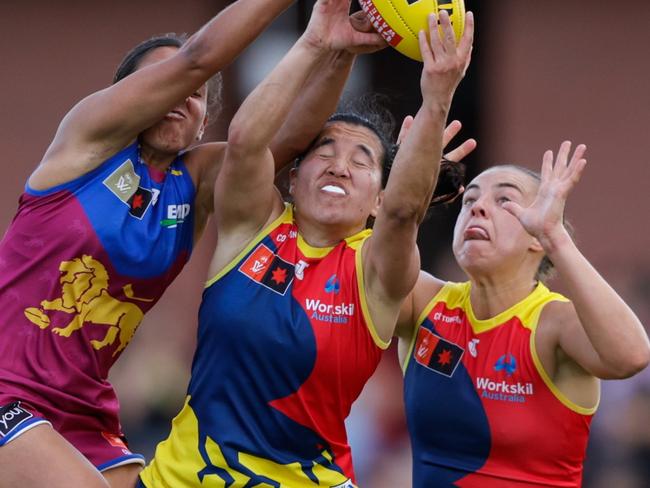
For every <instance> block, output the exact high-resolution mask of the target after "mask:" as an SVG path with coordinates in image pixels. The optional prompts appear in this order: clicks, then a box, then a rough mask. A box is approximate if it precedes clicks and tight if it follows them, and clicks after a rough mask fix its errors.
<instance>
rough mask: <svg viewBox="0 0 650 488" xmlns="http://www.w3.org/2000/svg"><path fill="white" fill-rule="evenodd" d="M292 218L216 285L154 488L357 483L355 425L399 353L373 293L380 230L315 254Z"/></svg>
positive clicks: (148, 471) (150, 482)
mask: <svg viewBox="0 0 650 488" xmlns="http://www.w3.org/2000/svg"><path fill="white" fill-rule="evenodd" d="M292 212H293V211H292V207H291V206H288V205H287V207H286V208H285V211H284V213H283V214H282V215H281V216H280V217H279V218H278V219H276V220H275V222H273V223H272V224H270V225H269V226H268V227H267V228H266V229H265V230H264V231H262V232H261V234H259V235H258V237H257V238H256V239H254V240H253V242H252V243H251V244H250V245H249V246H247V248H246V249H245V250H244V251H243V252H242V253H241V254H240V255H239V256H238V257H237V258H235V259H234V260H233V262H231V263H230V264H229V265H228V266H226V268H225V269H224V270H223V271H221V272H220V273H219V274H218V275H217V276H216V277H215V278H214V279H212V280H211V281H209V282H208V284H207V287H206V290H205V292H204V295H203V301H202V304H201V308H200V312H199V331H198V341H197V342H198V346H197V351H196V354H195V357H194V362H193V365H192V377H191V380H190V385H189V388H188V396H187V400H186V404H185V406H184V407H183V409H182V411H181V412H180V414H179V415H178V416H177V417H176V418H175V419H174V421H173V424H172V430H171V434H170V436H169V438H168V439H167V440H166V441H164V442H162V443H161V444H160V445H159V446H158V448H157V450H156V455H155V458H154V460H153V461H152V463H151V464H150V465H149V466H148V467H147V468H145V470H144V471H143V473H142V474H141V479H142V481H143V482H144V484H145V485H146V486H147V487H149V488H162V487H178V486H184V487H191V486H208V485H210V486H213V485H214V486H228V487H230V488H243V487H247V488H249V487H262V486H268V487H271V486H273V487H276V488H280V487H282V488H301V487H310V488H313V487H317V486H321V487H328V488H329V487H341V488H343V487H345V488H348V487H353V486H354V484H353V483H354V474H353V469H352V460H351V455H350V447H349V445H348V442H347V435H346V431H345V426H344V419H345V418H346V417H347V416H348V414H349V412H350V407H351V405H352V403H353V402H354V400H355V399H356V398H357V397H358V395H359V393H360V392H361V390H362V388H363V386H364V384H365V383H366V380H367V379H368V378H369V377H370V376H371V375H372V373H373V372H374V370H375V368H376V367H377V364H378V362H379V359H380V356H381V351H382V349H384V348H386V347H387V346H388V344H386V343H383V342H382V341H381V339H380V338H379V337H378V336H377V334H376V332H375V329H374V326H373V324H372V322H371V320H370V315H369V313H368V310H367V306H366V302H365V298H364V288H363V275H362V267H361V257H360V256H361V246H362V244H363V242H364V241H365V239H366V238H367V237H368V236H369V235H370V231H369V230H367V231H363V232H361V233H359V234H357V235H355V236H352V237H350V238H348V239H346V240H345V241H343V242H341V243H340V244H338V245H337V246H335V247H333V248H327V249H317V248H312V247H309V246H308V245H307V244H306V243H305V241H304V240H303V239H302V237H301V236H300V235H299V234H298V229H297V227H296V224H295V223H294V222H293V213H292Z"/></svg>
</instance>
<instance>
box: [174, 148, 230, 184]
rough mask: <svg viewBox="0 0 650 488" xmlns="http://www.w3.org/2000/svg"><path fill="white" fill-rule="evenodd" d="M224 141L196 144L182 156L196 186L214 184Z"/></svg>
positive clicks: (223, 152) (221, 159)
mask: <svg viewBox="0 0 650 488" xmlns="http://www.w3.org/2000/svg"><path fill="white" fill-rule="evenodd" d="M226 147H227V144H226V143H225V142H209V143H206V144H201V145H199V146H196V147H194V148H192V149H190V150H189V151H187V152H185V153H184V154H183V156H182V158H183V162H184V163H185V166H186V167H187V170H188V171H189V172H190V175H191V176H192V180H193V181H194V184H195V185H196V187H197V188H199V189H200V188H201V186H204V185H210V186H212V185H214V180H215V179H216V177H217V174H218V172H219V168H220V167H221V163H222V161H223V157H224V155H225V153H226Z"/></svg>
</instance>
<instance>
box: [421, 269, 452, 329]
mask: <svg viewBox="0 0 650 488" xmlns="http://www.w3.org/2000/svg"><path fill="white" fill-rule="evenodd" d="M446 284H447V282H445V281H442V280H440V279H438V278H436V277H435V276H432V275H431V274H429V273H427V272H426V271H420V275H419V276H418V281H417V282H416V284H415V288H413V306H414V311H415V316H414V319H416V320H417V318H418V317H419V316H420V314H421V313H422V312H423V311H424V309H425V308H426V306H427V305H428V304H429V303H430V302H431V300H433V298H434V297H435V296H436V295H437V294H438V293H439V292H440V290H442V289H443V287H444V286H445V285H446Z"/></svg>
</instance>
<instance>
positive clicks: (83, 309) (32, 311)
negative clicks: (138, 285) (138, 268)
mask: <svg viewBox="0 0 650 488" xmlns="http://www.w3.org/2000/svg"><path fill="white" fill-rule="evenodd" d="M59 271H60V272H61V278H59V282H60V283H61V297H60V298H56V299H54V300H51V301H50V300H43V301H42V302H41V306H40V307H39V308H36V307H29V308H27V309H25V317H27V319H28V320H29V321H30V322H32V323H33V324H36V325H37V326H39V327H40V328H41V329H46V328H47V327H49V326H50V317H49V315H48V314H47V312H48V311H57V312H65V313H68V314H71V315H72V317H71V319H70V321H69V322H68V323H67V325H65V326H62V327H53V328H52V332H53V333H54V334H57V335H60V336H63V337H70V335H71V334H72V333H73V332H74V331H76V330H79V329H81V328H82V327H84V326H85V325H87V324H97V325H102V326H108V330H107V332H106V335H105V336H104V338H103V339H102V340H92V341H90V343H91V344H92V346H93V347H94V348H95V349H97V350H99V349H102V348H103V347H106V346H109V345H111V344H113V343H114V342H115V341H116V340H117V339H118V338H119V346H118V347H117V349H116V350H115V352H114V353H113V356H115V355H116V354H117V353H118V352H120V351H121V350H122V349H124V348H125V347H126V345H127V344H128V343H129V341H130V340H131V338H132V337H133V334H135V330H136V328H137V327H138V325H139V324H140V322H141V321H142V317H143V316H144V314H143V312H142V310H140V308H139V307H138V306H137V305H135V304H133V303H130V302H122V301H120V300H118V299H117V298H114V297H112V296H111V295H110V294H109V293H108V282H109V277H108V273H107V272H106V268H105V267H104V265H103V264H102V263H100V262H99V261H97V260H96V259H94V258H93V257H92V256H88V255H84V256H82V257H81V258H75V259H73V260H71V261H63V262H62V263H61V265H60V266H59ZM123 290H124V294H125V296H127V297H128V298H130V299H133V300H140V301H147V302H151V301H152V300H149V299H142V298H136V297H135V296H133V289H132V286H131V285H130V284H129V285H126V286H124V288H123Z"/></svg>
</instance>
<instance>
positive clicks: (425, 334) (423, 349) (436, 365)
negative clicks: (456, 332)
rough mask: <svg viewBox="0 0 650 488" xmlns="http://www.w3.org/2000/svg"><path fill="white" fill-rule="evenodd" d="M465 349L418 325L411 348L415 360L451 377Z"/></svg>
mask: <svg viewBox="0 0 650 488" xmlns="http://www.w3.org/2000/svg"><path fill="white" fill-rule="evenodd" d="M464 352H465V350H464V349H463V348H462V347H460V346H458V345H457V344H454V343H453V342H449V341H448V340H446V339H444V338H442V337H440V336H439V335H437V334H434V333H433V332H432V331H430V330H429V329H427V328H425V327H423V326H420V329H419V330H418V336H417V339H416V341H415V348H414V349H413V357H414V358H415V360H416V361H417V362H418V363H419V364H421V365H422V366H424V367H425V368H428V369H430V370H432V371H435V372H436V373H439V374H441V375H444V376H447V377H449V378H451V377H452V376H453V375H454V372H455V371H456V368H457V367H458V364H459V363H460V360H461V359H462V357H463V353H464Z"/></svg>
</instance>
